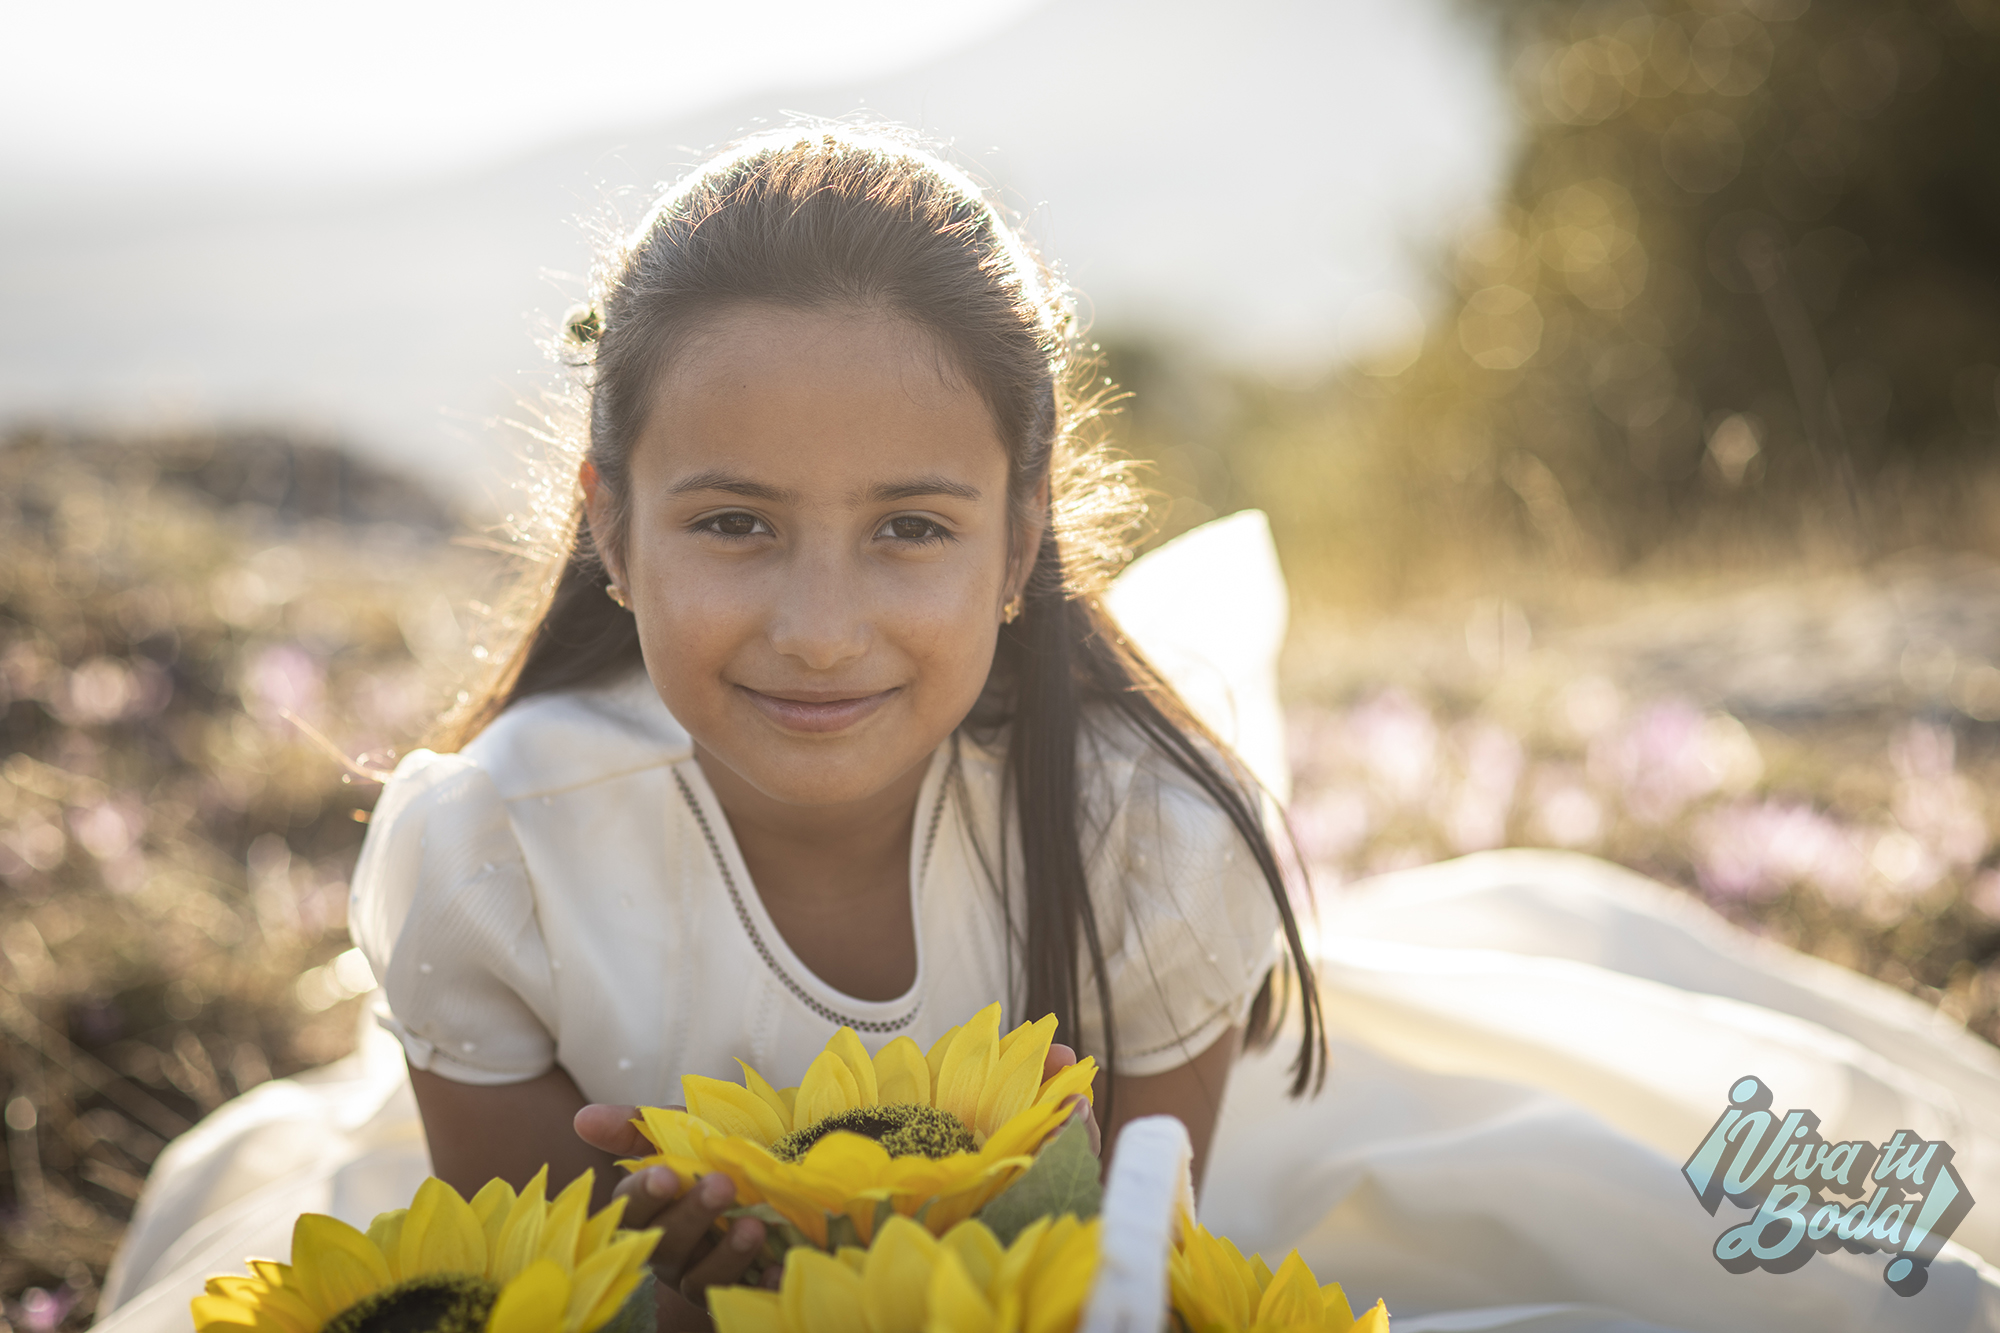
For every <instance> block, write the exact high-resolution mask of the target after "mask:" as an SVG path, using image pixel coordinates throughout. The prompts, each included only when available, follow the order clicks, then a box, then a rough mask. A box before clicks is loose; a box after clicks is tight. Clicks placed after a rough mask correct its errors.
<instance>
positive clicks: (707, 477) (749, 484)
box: [668, 469, 798, 504]
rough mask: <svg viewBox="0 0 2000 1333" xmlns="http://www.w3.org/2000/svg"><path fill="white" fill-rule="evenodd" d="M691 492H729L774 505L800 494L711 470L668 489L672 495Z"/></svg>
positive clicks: (683, 479)
mask: <svg viewBox="0 0 2000 1333" xmlns="http://www.w3.org/2000/svg"><path fill="white" fill-rule="evenodd" d="M691 491H727V492H729V493H730V494H731V495H741V496H744V497H746V498H748V499H751V500H769V501H770V502H772V503H773V504H785V503H787V502H789V501H792V500H796V499H797V498H798V494H797V493H796V492H794V491H788V490H786V489H785V488H783V487H782V486H766V485H765V484H764V483H763V482H761V481H751V480H750V479H749V478H747V477H739V476H737V475H736V474H735V473H733V472H724V471H721V470H720V469H711V470H709V471H707V472H697V473H695V474H694V475H693V476H692V477H683V478H681V479H680V480H679V481H677V482H675V483H674V484H673V485H672V486H671V487H670V488H668V494H670V495H686V494H688V493H689V492H691Z"/></svg>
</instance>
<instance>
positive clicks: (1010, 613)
mask: <svg viewBox="0 0 2000 1333" xmlns="http://www.w3.org/2000/svg"><path fill="white" fill-rule="evenodd" d="M1021 607H1022V601H1021V594H1020V593H1015V594H1014V595H1013V596H1012V597H1010V598H1008V599H1007V605H1005V606H1003V607H1001V608H1000V623H1001V624H1003V625H1011V624H1013V623H1014V622H1015V621H1017V620H1019V619H1020V618H1021Z"/></svg>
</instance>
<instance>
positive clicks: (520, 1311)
mask: <svg viewBox="0 0 2000 1333" xmlns="http://www.w3.org/2000/svg"><path fill="white" fill-rule="evenodd" d="M568 1304H569V1274H567V1273H565V1272H563V1270H562V1267H561V1266H560V1265H559V1264H557V1263H555V1262H554V1261H552V1260H549V1259H537V1260H536V1261H535V1262H534V1263H532V1264H529V1265H528V1266H527V1267H526V1268H524V1269H522V1270H521V1272H520V1273H519V1274H517V1275H516V1276H515V1277H514V1279H513V1280H512V1281H510V1282H508V1283H507V1285H506V1286H504V1287H502V1288H501V1289H500V1299H499V1300H497V1301H495V1302H493V1313H492V1314H490V1315H488V1316H487V1317H486V1333H552V1331H553V1330H555V1329H558V1328H561V1327H562V1321H563V1309H564V1307H565V1306H567V1305H568Z"/></svg>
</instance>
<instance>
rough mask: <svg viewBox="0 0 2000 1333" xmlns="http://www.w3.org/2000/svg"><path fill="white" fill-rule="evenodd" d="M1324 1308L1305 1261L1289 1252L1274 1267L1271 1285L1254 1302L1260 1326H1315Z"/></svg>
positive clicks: (1296, 1254) (1293, 1252)
mask: <svg viewBox="0 0 2000 1333" xmlns="http://www.w3.org/2000/svg"><path fill="white" fill-rule="evenodd" d="M1325 1309H1326V1302H1325V1300H1324V1299H1322V1298H1321V1296H1320V1294H1319V1283H1317V1282H1315V1281H1314V1280H1313V1275H1312V1270H1311V1269H1310V1268H1307V1267H1306V1261H1305V1260H1303V1259H1301V1258H1299V1252H1298V1251H1297V1250H1293V1251H1292V1252H1291V1253H1290V1254H1288V1255H1286V1256H1285V1262H1283V1263H1281V1264H1279V1265H1278V1271H1277V1273H1275V1274H1274V1275H1273V1276H1272V1278H1271V1285H1270V1286H1268V1287H1266V1288H1264V1295H1263V1299H1261V1300H1259V1301H1258V1302H1257V1314H1256V1322H1257V1323H1260V1324H1317V1323H1318V1322H1320V1319H1321V1317H1322V1316H1323V1313H1324V1311H1325Z"/></svg>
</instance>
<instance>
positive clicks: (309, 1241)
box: [292, 1213, 389, 1319]
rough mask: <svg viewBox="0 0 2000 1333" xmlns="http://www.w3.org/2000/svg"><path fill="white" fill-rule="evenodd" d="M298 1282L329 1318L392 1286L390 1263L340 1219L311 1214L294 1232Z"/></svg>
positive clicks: (303, 1293) (306, 1296)
mask: <svg viewBox="0 0 2000 1333" xmlns="http://www.w3.org/2000/svg"><path fill="white" fill-rule="evenodd" d="M292 1281H293V1283H294V1284H295V1285H296V1286H297V1288H298V1291H299V1295H300V1296H301V1297H303V1298H304V1299H305V1301H306V1303H307V1304H308V1305H310V1306H312V1307H313V1309H314V1310H315V1311H316V1312H317V1313H319V1314H320V1315H321V1316H322V1317H323V1318H328V1319H330V1318H332V1317H333V1316H334V1315H336V1314H338V1313H340V1312H341V1311H342V1310H345V1309H346V1308H347V1307H348V1306H350V1305H352V1304H354V1303H355V1302H356V1301H359V1300H363V1299H365V1298H367V1297H369V1296H372V1295H374V1294H375V1293H376V1292H378V1291H380V1290H382V1288H384V1287H386V1286H388V1285H389V1261H388V1260H387V1259H385V1258H384V1257H383V1256H382V1251H380V1250H378V1249H376V1248H375V1244H374V1242H372V1241H370V1240H369V1239H368V1237H366V1236H364V1235H362V1234H361V1233H360V1232H359V1231H356V1230H355V1229H354V1228H353V1227H351V1226H349V1225H347V1223H345V1222H342V1221H340V1220H339V1219H338V1218H333V1217H327V1216H325V1215H324V1214H321V1213H305V1214H303V1215H301V1216H300V1218H299V1220H298V1221H297V1222H296V1223H295V1224H294V1225H293V1227H292Z"/></svg>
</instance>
